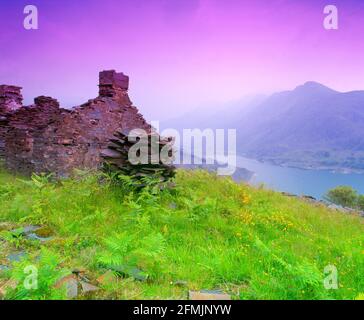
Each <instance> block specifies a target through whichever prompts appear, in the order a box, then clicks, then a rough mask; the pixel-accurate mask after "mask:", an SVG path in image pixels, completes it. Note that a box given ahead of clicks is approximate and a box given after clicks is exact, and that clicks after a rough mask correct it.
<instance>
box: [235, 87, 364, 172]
mask: <svg viewBox="0 0 364 320" xmlns="http://www.w3.org/2000/svg"><path fill="white" fill-rule="evenodd" d="M236 127H237V128H238V150H239V151H240V152H241V153H244V154H245V155H247V156H250V157H254V158H258V159H260V160H267V161H271V162H274V163H276V164H280V165H287V166H294V167H301V168H317V169H335V170H341V171H364V91H352V92H346V93H341V92H337V91H335V90H332V89H330V88H328V87H325V86H323V85H321V84H319V83H316V82H307V83H305V84H304V85H301V86H298V87H297V88H295V89H294V90H292V91H284V92H280V93H276V94H273V95H272V96H270V97H269V98H267V99H266V100H265V101H264V102H263V103H261V104H260V105H259V106H258V107H256V108H254V109H253V110H251V111H250V112H249V113H247V114H245V115H244V116H242V117H240V118H239V121H238V122H236Z"/></svg>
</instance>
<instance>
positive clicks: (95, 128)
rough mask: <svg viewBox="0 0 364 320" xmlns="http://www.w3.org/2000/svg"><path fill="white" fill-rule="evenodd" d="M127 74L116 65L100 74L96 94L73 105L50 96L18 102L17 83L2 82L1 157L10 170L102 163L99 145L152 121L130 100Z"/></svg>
mask: <svg viewBox="0 0 364 320" xmlns="http://www.w3.org/2000/svg"><path fill="white" fill-rule="evenodd" d="M128 87H129V78H128V77H127V76H125V75H124V74H123V73H117V72H115V71H114V70H110V71H102V72H100V75H99V96H98V97H97V98H95V99H91V100H89V101H88V102H86V103H85V104H83V105H81V106H78V107H75V108H73V109H71V110H69V109H64V108H61V107H60V105H59V103H58V102H57V100H55V99H53V98H51V97H45V96H41V97H37V98H35V99H34V104H33V105H30V106H24V107H23V106H22V105H21V101H22V100H21V99H22V97H21V92H20V89H21V88H19V87H14V86H1V87H0V88H1V89H0V94H1V97H2V99H1V100H0V157H1V146H3V147H2V148H3V149H2V150H3V152H2V157H3V158H4V160H5V166H6V167H7V168H8V169H9V170H11V171H14V172H20V173H22V174H25V175H30V174H31V173H32V172H36V173H41V172H53V173H55V174H56V175H57V176H68V175H69V174H70V173H71V172H72V170H73V169H74V168H80V169H87V168H91V169H92V168H97V167H99V166H100V164H101V161H102V158H101V156H100V153H101V150H103V149H105V148H107V145H108V143H109V139H110V138H112V137H113V135H114V133H115V132H116V131H118V130H124V129H128V130H130V129H134V128H141V129H144V130H146V131H150V129H151V127H150V125H149V124H148V123H147V122H146V121H145V119H144V118H143V116H142V115H141V114H139V112H138V109H137V108H136V107H134V106H133V105H132V102H131V101H130V99H129V96H128Z"/></svg>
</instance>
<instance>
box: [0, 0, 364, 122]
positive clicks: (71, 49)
mask: <svg viewBox="0 0 364 320" xmlns="http://www.w3.org/2000/svg"><path fill="white" fill-rule="evenodd" d="M30 3H31V4H34V5H37V7H38V10H39V29H38V30H25V29H24V28H23V19H24V14H23V8H24V6H25V5H26V4H30ZM327 4H336V5H337V7H338V10H339V30H330V31H328V30H325V29H324V28H323V19H324V14H323V8H324V6H325V5H327ZM103 69H116V70H117V71H123V72H124V73H126V74H128V75H129V76H130V96H131V99H132V101H133V102H134V104H135V105H136V106H138V107H139V109H140V110H141V112H142V113H144V114H145V115H146V117H147V118H148V119H149V120H156V119H163V118H168V117H175V116H176V115H179V114H181V113H185V112H188V111H189V110H191V109H194V108H196V110H197V112H200V113H201V112H203V111H205V109H203V108H207V106H208V105H209V103H210V102H224V101H230V100H235V99H239V98H240V97H242V96H245V95H248V94H255V93H270V92H274V91H278V90H285V89H291V88H293V87H295V86H296V85H298V84H301V83H303V82H305V81H308V80H314V81H318V82H321V83H323V84H326V85H328V86H330V87H333V88H334V89H337V90H341V91H347V90H354V89H364V1H363V0H340V1H339V0H337V1H331V0H324V1H321V0H308V1H307V0H305V1H302V0H270V1H269V0H250V1H246V0H130V1H124V0H77V1H75V0H62V1H58V0H57V1H56V0H32V1H21V0H0V83H6V84H16V85H21V86H23V87H24V89H23V94H24V97H25V102H26V103H31V102H32V100H33V98H34V97H35V96H37V95H42V94H45V95H50V96H53V97H55V98H57V99H58V100H59V101H60V103H61V105H63V106H68V107H69V106H73V105H77V104H80V103H83V102H85V101H86V100H87V99H89V98H93V97H95V96H96V95H97V90H98V88H97V81H98V72H99V71H100V70H103Z"/></svg>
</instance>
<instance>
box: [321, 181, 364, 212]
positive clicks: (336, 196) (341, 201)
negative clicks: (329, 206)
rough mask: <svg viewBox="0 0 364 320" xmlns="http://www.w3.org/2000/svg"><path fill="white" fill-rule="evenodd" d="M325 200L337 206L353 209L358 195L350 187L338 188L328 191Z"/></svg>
mask: <svg viewBox="0 0 364 320" xmlns="http://www.w3.org/2000/svg"><path fill="white" fill-rule="evenodd" d="M325 198H326V199H327V200H328V201H330V202H332V203H335V204H337V205H340V206H343V207H350V208H355V207H356V205H357V199H358V194H357V192H356V191H355V190H354V189H353V188H352V187H349V186H338V187H336V188H334V189H331V190H329V192H328V193H327V194H326V196H325ZM363 203H364V201H363Z"/></svg>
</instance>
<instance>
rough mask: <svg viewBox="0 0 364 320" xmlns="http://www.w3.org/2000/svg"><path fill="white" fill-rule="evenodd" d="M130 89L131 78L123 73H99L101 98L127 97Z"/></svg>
mask: <svg viewBox="0 0 364 320" xmlns="http://www.w3.org/2000/svg"><path fill="white" fill-rule="evenodd" d="M128 88H129V77H128V76H126V75H124V74H123V73H122V72H120V73H118V72H115V70H106V71H101V72H100V73H99V96H100V97H110V98H117V97H123V96H125V95H126V93H127V91H128Z"/></svg>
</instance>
